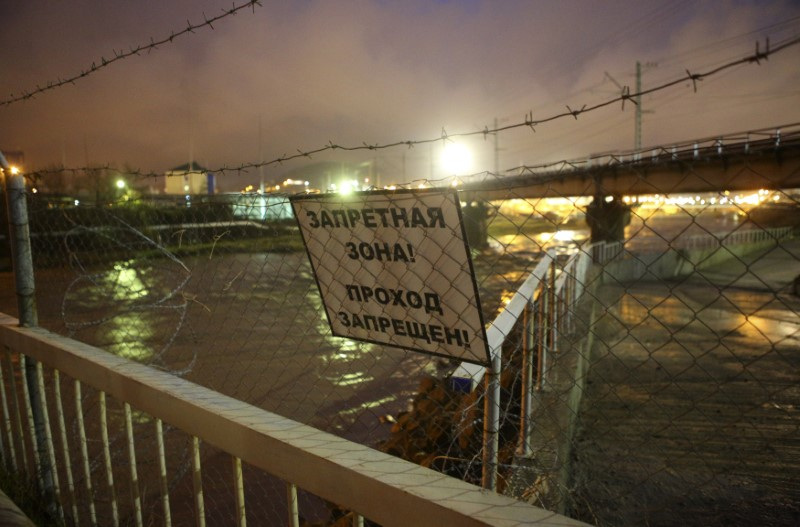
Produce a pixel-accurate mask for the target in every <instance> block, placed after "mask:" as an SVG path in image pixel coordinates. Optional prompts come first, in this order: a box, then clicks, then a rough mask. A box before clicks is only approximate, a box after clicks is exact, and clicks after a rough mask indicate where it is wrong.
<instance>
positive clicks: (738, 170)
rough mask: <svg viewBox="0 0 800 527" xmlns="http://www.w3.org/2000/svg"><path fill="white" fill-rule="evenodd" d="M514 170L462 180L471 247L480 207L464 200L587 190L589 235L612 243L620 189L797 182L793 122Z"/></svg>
mask: <svg viewBox="0 0 800 527" xmlns="http://www.w3.org/2000/svg"><path fill="white" fill-rule="evenodd" d="M517 170H518V171H519V172H520V173H519V174H517V175H513V176H507V177H499V178H493V179H491V180H483V181H468V182H466V183H465V184H464V185H463V187H462V200H463V201H465V202H466V203H467V204H468V206H467V208H465V224H466V227H467V234H468V237H469V240H470V244H471V245H473V246H475V247H481V246H484V245H485V244H486V242H487V239H486V232H487V229H486V223H487V221H488V217H487V215H486V213H487V210H488V209H487V207H485V206H477V207H472V206H469V205H470V204H472V203H476V202H477V203H478V204H479V205H480V204H481V203H483V202H486V201H494V200H508V199H537V198H553V197H560V198H563V197H575V196H593V197H594V200H593V202H592V203H591V204H590V205H589V206H588V207H587V210H586V220H587V223H588V224H589V227H590V229H591V233H592V236H591V238H592V241H593V242H600V241H606V242H616V241H621V240H622V237H623V233H624V229H625V226H626V225H627V224H628V223H629V222H630V208H629V207H628V206H627V205H625V204H624V203H622V201H621V200H620V199H619V198H620V197H622V196H623V195H627V196H631V195H641V194H683V193H693V194H694V193H698V192H722V191H726V190H727V191H743V190H757V189H771V190H777V189H787V188H798V187H800V123H795V124H791V125H786V126H782V127H776V128H771V129H762V130H754V131H749V132H741V133H734V134H727V135H723V136H716V137H707V138H703V139H695V140H691V141H684V142H681V143H675V144H671V145H664V146H657V147H653V148H649V149H645V150H640V151H630V152H624V153H619V152H615V153H605V154H598V155H595V156H591V157H589V158H587V159H584V160H578V161H562V162H559V163H555V164H548V165H541V166H534V167H522V168H520V169H517Z"/></svg>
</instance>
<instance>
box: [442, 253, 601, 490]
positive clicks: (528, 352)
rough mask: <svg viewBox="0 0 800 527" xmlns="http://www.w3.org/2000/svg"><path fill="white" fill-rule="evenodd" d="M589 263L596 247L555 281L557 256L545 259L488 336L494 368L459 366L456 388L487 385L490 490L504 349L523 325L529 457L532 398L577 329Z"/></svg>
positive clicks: (486, 480)
mask: <svg viewBox="0 0 800 527" xmlns="http://www.w3.org/2000/svg"><path fill="white" fill-rule="evenodd" d="M591 258H592V246H589V247H588V248H587V249H583V248H581V249H579V250H578V251H577V252H575V253H574V254H573V255H572V256H571V257H570V259H569V260H568V261H567V263H566V264H565V265H564V266H563V268H561V270H560V274H559V275H558V278H556V274H557V271H558V263H557V261H556V255H555V251H553V250H550V251H548V252H547V253H545V254H544V255H543V257H542V259H541V260H540V261H539V263H538V264H537V265H536V267H535V268H534V269H533V271H532V272H531V273H530V275H528V278H527V279H526V280H525V281H524V282H523V283H522V285H521V286H520V287H519V289H518V290H517V291H516V292H515V293H514V295H513V296H512V297H511V300H510V301H509V302H508V303H507V304H506V305H505V306H504V308H503V310H502V311H501V312H500V314H499V315H498V316H497V317H496V318H495V319H494V321H493V322H492V323H491V324H490V325H489V327H488V328H487V330H486V337H487V341H488V343H489V351H490V354H491V358H492V363H491V365H490V367H488V368H485V367H483V366H479V365H475V364H470V363H461V364H460V365H459V366H458V368H456V370H455V371H454V372H453V374H452V376H451V379H452V383H453V385H454V387H458V388H461V387H464V388H466V389H468V390H470V391H471V390H474V389H475V388H476V387H477V386H478V384H479V383H480V382H481V381H482V380H483V378H484V375H486V376H487V379H488V380H487V389H486V398H485V410H484V413H485V416H486V417H485V419H484V432H483V443H484V445H483V485H484V487H486V488H490V489H494V488H495V485H496V480H497V453H498V451H499V439H498V437H499V435H498V430H499V429H500V417H501V416H500V373H501V369H502V349H503V344H504V343H505V341H506V339H507V338H508V337H509V336H510V335H511V334H512V332H513V328H514V326H515V325H516V324H517V323H518V321H519V320H520V319H523V326H524V327H523V329H522V335H523V342H522V345H523V366H522V376H523V379H522V394H521V398H522V423H521V425H522V426H521V432H520V445H521V446H520V448H521V450H522V453H524V454H527V453H529V451H530V431H531V427H532V417H531V416H532V397H533V393H534V392H535V391H541V390H543V389H545V388H546V384H547V372H548V370H549V363H550V356H551V355H552V354H553V353H555V352H556V348H557V346H558V336H559V334H560V332H564V331H569V330H571V328H572V327H573V324H574V311H575V309H576V306H577V304H578V301H579V300H580V298H581V297H582V295H583V292H584V286H585V283H586V279H587V276H588V271H589V269H590V263H591ZM534 355H535V358H534ZM534 362H535V363H536V368H535V369H534ZM534 371H535V375H534Z"/></svg>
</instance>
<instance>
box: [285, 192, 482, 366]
mask: <svg viewBox="0 0 800 527" xmlns="http://www.w3.org/2000/svg"><path fill="white" fill-rule="evenodd" d="M291 203H292V208H293V210H294V214H295V217H296V218H297V222H298V224H299V226H300V232H301V233H302V235H303V240H304V241H305V245H306V250H307V251H308V257H309V259H310V260H311V266H312V267H313V269H314V274H315V277H316V280H317V284H318V285H319V290H320V294H321V295H322V300H323V303H324V305H325V311H326V314H327V316H328V321H329V322H330V326H331V331H332V332H333V334H334V335H336V336H339V337H347V338H352V339H356V340H363V341H368V342H375V343H379V344H386V345H389V346H397V347H400V348H406V349H411V350H416V351H422V352H425V353H431V354H435V355H442V356H446V357H453V358H457V359H460V360H464V361H468V362H473V363H476V364H484V365H485V364H487V363H488V362H489V358H488V357H489V356H488V349H487V345H486V331H485V329H484V325H483V317H482V315H481V310H480V300H479V298H478V288H477V284H476V282H475V274H474V271H473V268H472V260H471V259H470V254H469V248H468V247H467V244H466V242H465V235H464V229H463V225H462V220H461V207H460V204H459V201H458V194H457V193H456V191H455V190H436V189H434V190H400V191H377V192H359V193H354V194H349V195H340V194H308V195H301V196H296V197H293V198H291Z"/></svg>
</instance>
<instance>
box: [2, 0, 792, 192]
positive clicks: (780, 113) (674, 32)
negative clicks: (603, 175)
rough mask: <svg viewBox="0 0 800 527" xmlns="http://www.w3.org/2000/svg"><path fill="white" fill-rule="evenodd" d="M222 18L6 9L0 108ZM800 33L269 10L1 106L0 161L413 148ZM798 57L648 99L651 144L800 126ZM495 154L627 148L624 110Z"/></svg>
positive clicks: (554, 15)
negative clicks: (17, 154) (407, 144)
mask: <svg viewBox="0 0 800 527" xmlns="http://www.w3.org/2000/svg"><path fill="white" fill-rule="evenodd" d="M230 6H231V3H230V2H214V1H210V0H204V1H189V0H181V1H175V2H169V3H164V2H161V1H155V0H152V1H143V2H124V1H106V2H100V1H89V0H81V1H74V2H69V3H67V2H57V3H56V2H46V1H38V0H34V1H29V2H16V3H13V5H11V3H3V4H2V7H0V15H2V17H3V20H4V21H6V22H7V23H6V24H5V27H6V28H8V30H7V31H4V32H3V33H2V36H0V46H2V49H3V52H2V53H3V59H4V60H3V62H2V63H3V65H4V72H3V73H4V74H3V75H2V78H1V79H0V94H2V96H3V97H5V96H6V95H8V94H10V93H12V92H14V93H19V92H20V91H22V90H26V89H31V88H33V87H34V86H36V85H37V84H40V85H41V84H44V83H46V82H47V81H49V80H55V79H56V78H58V77H67V76H70V75H72V74H75V73H77V72H78V71H80V70H81V69H85V68H87V67H88V66H89V65H90V64H91V63H92V62H93V61H97V62H99V58H100V56H106V57H110V56H112V55H113V51H112V50H115V49H116V50H122V49H128V48H129V47H130V46H132V45H136V44H144V43H147V42H149V41H150V38H151V37H153V38H161V37H164V36H166V35H169V33H170V32H171V31H179V30H181V29H182V28H183V27H185V26H186V23H187V19H188V20H190V21H192V22H195V23H197V22H200V21H202V19H203V13H205V15H206V16H214V15H216V14H219V13H220V12H221V10H222V9H228V8H230ZM759 28H766V29H759ZM799 33H800V7H798V5H797V4H796V3H793V2H780V1H769V2H755V1H753V2H743V1H729V2H713V3H712V2H691V1H685V0H684V1H673V2H661V1H655V0H653V1H645V2H641V1H610V2H602V3H601V2H592V3H587V2H582V1H560V2H527V1H504V2H489V1H486V2H478V1H470V2H455V1H452V2H427V1H424V0H418V1H408V2H380V1H366V0H362V1H352V2H337V1H308V2H278V1H275V2H271V1H266V2H264V6H263V7H262V8H257V9H256V10H255V13H253V12H251V11H242V12H241V13H239V14H238V15H236V16H234V17H229V18H227V19H225V20H221V21H219V22H218V23H216V24H215V29H214V30H213V31H212V30H210V29H204V30H198V31H197V32H196V33H195V34H193V35H188V36H184V37H181V38H179V39H176V40H175V41H174V43H172V44H168V45H164V46H161V47H160V48H159V49H158V50H155V51H153V52H152V53H149V54H143V55H142V56H140V57H133V58H131V59H127V60H124V61H122V62H120V63H119V64H115V65H112V66H110V67H108V68H105V69H103V70H101V71H98V72H97V73H96V74H94V75H92V76H90V77H88V78H86V79H84V80H81V81H79V82H77V83H76V84H75V85H74V86H66V87H64V88H60V89H58V90H53V91H50V92H47V93H43V94H41V95H39V96H37V97H36V98H34V99H32V100H29V101H26V102H22V103H16V104H14V105H11V106H8V107H5V108H0V116H2V122H3V123H4V126H3V127H2V130H0V145H2V146H3V147H5V148H22V149H24V150H25V151H26V155H27V159H28V160H29V162H30V163H31V164H32V165H34V166H37V167H41V166H45V165H48V164H54V163H60V162H62V161H64V162H66V164H67V165H68V166H82V165H84V164H85V163H86V162H90V163H118V164H122V163H125V162H127V163H129V164H131V165H134V166H137V167H141V168H142V169H145V170H155V171H161V170H164V169H166V168H169V167H171V166H175V165H178V164H181V163H184V162H186V160H187V158H188V157H189V156H190V155H191V156H194V157H195V159H197V160H198V161H199V162H201V163H203V164H204V165H206V166H210V167H214V166H221V165H233V166H235V165H237V164H241V163H246V162H252V161H257V160H258V159H259V157H260V155H263V156H264V157H265V158H266V159H271V158H274V157H277V156H280V155H282V154H284V153H292V152H295V151H296V150H297V149H311V148H316V147H319V146H321V145H323V144H325V143H327V142H328V141H334V142H338V143H342V144H348V143H349V144H361V143H362V142H368V143H383V142H389V141H396V140H405V139H423V138H429V137H436V136H438V135H439V134H440V133H441V130H442V128H444V129H446V130H447V131H448V132H451V133H452V132H458V131H465V130H473V129H480V128H483V126H485V125H490V126H491V125H492V123H493V120H494V119H495V118H498V119H500V122H501V123H503V122H513V121H519V120H522V119H523V118H524V116H525V114H526V113H527V112H528V111H533V113H534V116H535V117H543V116H547V115H550V114H553V113H557V112H560V111H562V110H563V109H565V106H566V105H567V104H569V105H570V106H571V107H580V106H581V105H582V104H592V103H595V102H598V101H601V100H604V99H606V98H609V97H613V96H614V95H615V94H616V93H617V92H618V88H617V87H616V86H615V85H614V83H613V82H612V81H611V80H610V79H609V76H610V77H612V78H613V79H614V80H615V81H616V82H618V83H620V84H624V85H629V86H632V87H633V86H634V84H635V76H634V66H635V63H636V61H637V60H638V61H641V62H642V63H643V64H647V66H646V68H645V70H644V74H643V83H644V85H645V87H648V86H654V85H656V84H658V83H661V82H666V81H667V80H670V79H673V78H676V77H677V76H679V75H681V74H685V70H686V69H687V68H688V69H691V70H692V71H699V70H702V69H703V68H710V67H714V66H715V65H718V64H721V63H723V62H724V61H727V60H731V59H734V58H738V57H741V56H744V55H745V54H747V53H749V52H752V51H753V50H754V49H755V42H756V40H758V39H761V41H762V43H763V41H764V38H765V37H767V36H769V37H771V39H772V42H773V43H774V42H777V41H779V40H781V39H787V38H790V37H796V36H797V35H798V34H799ZM798 59H800V52H798V50H796V49H792V50H788V51H786V52H784V53H782V54H780V55H777V56H775V57H774V58H772V59H770V60H769V61H768V62H767V63H765V64H762V65H761V66H743V67H741V68H739V69H737V70H735V71H732V72H729V73H725V74H723V75H720V76H719V77H715V78H712V79H708V80H706V81H704V82H703V83H701V86H700V90H699V91H698V93H697V94H695V93H694V92H693V90H692V89H691V87H690V86H684V87H678V88H675V89H672V90H669V91H666V92H662V93H659V94H656V95H653V96H647V97H645V100H644V105H645V108H646V109H648V111H652V112H654V113H648V114H646V117H645V125H644V132H645V135H644V142H645V144H657V143H661V142H667V141H676V140H680V139H687V138H692V137H697V136H704V135H710V134H718V133H725V132H730V131H738V130H745V129H749V128H756V127H765V126H772V125H777V124H780V123H786V122H789V121H800V104H798V103H800V93H798V90H797V88H796V87H797V86H798V85H799V83H798V81H800V78H799V77H800V70H799V69H798V68H797V67H796V66H797V64H798V63H800V61H799V60H798ZM656 64H657V65H656ZM606 73H608V74H609V76H607V75H606ZM259 123H260V127H261V130H262V133H261V135H260V137H261V142H262V145H261V147H259V132H258V130H259ZM471 143H472V146H473V149H474V150H475V152H476V157H477V161H478V164H477V165H476V167H475V168H476V170H484V169H493V168H494V166H493V163H494V161H493V148H494V143H493V141H485V142H484V141H483V140H476V141H472V142H471ZM500 144H501V147H502V150H501V164H502V167H501V168H503V167H511V166H515V165H518V164H520V163H537V162H541V161H545V160H551V159H559V158H570V157H577V156H584V155H588V154H590V153H592V152H597V151H604V150H613V149H628V148H630V147H631V146H632V144H633V113H632V108H630V105H629V106H628V107H626V110H625V112H622V111H621V109H620V108H619V107H614V108H609V109H607V110H601V111H598V112H593V113H592V114H590V115H587V116H584V117H582V118H581V119H579V120H578V121H574V120H563V121H558V122H555V123H553V124H550V125H543V126H541V127H539V128H538V129H537V132H536V133H535V134H534V133H532V132H530V131H521V132H511V133H507V134H503V135H501V137H500ZM436 148H438V145H437V147H435V148H428V147H424V146H423V147H418V148H415V149H413V150H410V151H402V150H395V151H391V152H388V153H385V154H381V155H380V158H381V160H382V163H384V166H385V167H386V170H387V171H388V170H393V171H395V172H398V171H399V170H400V168H399V167H401V166H406V175H407V177H412V176H419V177H428V176H429V175H430V174H431V173H433V174H434V175H439V172H438V171H437V169H434V170H433V171H432V170H431V160H430V157H431V155H433V156H435V155H436ZM260 152H261V153H260ZM375 156H376V154H374V153H364V154H360V155H351V156H345V155H343V154H340V155H338V156H336V155H333V156H320V157H321V158H322V159H334V160H335V159H342V160H364V159H372V158H373V157H375ZM403 157H405V159H402V158H403ZM322 159H320V160H322ZM295 166H297V164H292V165H291V166H289V167H283V168H280V169H274V170H271V172H275V171H278V170H283V169H284V168H285V169H288V168H294V167H295ZM398 177H399V176H398ZM235 185H236V186H238V182H236V183H235Z"/></svg>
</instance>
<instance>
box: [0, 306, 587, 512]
mask: <svg viewBox="0 0 800 527" xmlns="http://www.w3.org/2000/svg"><path fill="white" fill-rule="evenodd" d="M0 346H2V347H3V349H5V350H7V354H6V360H5V361H4V363H3V368H2V369H0V402H1V404H0V411H2V419H0V427H1V429H0V432H2V434H0V438H2V441H0V446H1V447H2V456H3V461H4V462H5V464H6V466H7V467H8V468H9V469H10V470H13V471H16V472H18V473H21V474H27V475H29V476H34V475H35V476H36V477H37V478H38V480H39V484H40V488H42V487H44V486H45V483H44V482H43V481H42V479H43V477H44V476H45V475H46V474H48V473H49V474H50V475H52V484H53V486H52V488H53V498H54V500H55V503H56V504H57V506H58V513H59V515H60V516H61V517H62V518H65V519H67V521H68V522H70V524H74V525H80V524H84V525H86V524H89V525H97V524H108V523H111V524H113V525H120V524H135V525H145V524H147V525H150V524H152V523H161V524H163V525H172V524H173V521H174V520H173V519H172V518H173V516H172V514H171V508H174V500H173V498H172V496H171V495H170V489H169V484H168V481H169V479H168V470H167V467H168V466H171V457H172V456H174V453H172V455H170V452H169V451H168V450H165V443H167V441H165V433H164V428H165V427H166V425H169V426H172V427H176V428H177V429H179V430H181V431H182V432H184V433H185V434H186V435H187V437H188V438H189V444H190V448H191V459H192V467H191V472H192V481H193V486H194V520H195V523H196V525H205V524H206V521H207V520H206V513H207V510H208V506H207V505H206V503H209V501H210V500H209V501H207V499H206V497H205V496H206V492H207V491H206V489H204V487H203V477H202V466H201V462H200V460H201V450H202V449H203V448H212V447H213V448H215V449H219V450H221V451H222V452H225V453H227V454H228V455H229V456H230V459H231V463H230V465H228V466H229V467H232V468H231V471H230V480H229V482H227V483H225V482H221V481H215V482H214V485H213V487H214V491H216V492H217V494H216V495H215V496H214V498H213V503H214V505H215V507H217V508H219V507H221V505H220V503H219V502H220V500H222V499H223V497H224V496H226V495H227V496H229V497H231V498H232V499H233V500H234V501H235V503H233V504H231V507H229V510H232V511H233V513H234V515H235V520H236V524H237V525H239V526H243V525H245V524H246V519H247V510H248V509H246V506H245V478H244V477H243V475H242V474H243V471H242V465H243V464H246V465H250V466H252V467H255V468H257V469H259V470H261V471H264V472H266V473H268V474H272V475H274V476H277V477H279V478H281V479H283V480H284V481H287V482H288V483H287V493H288V496H289V499H288V505H287V510H286V518H287V521H288V524H289V525H294V526H297V525H299V523H300V520H299V512H298V507H297V498H296V496H297V489H298V488H303V489H305V490H306V491H308V492H311V493H313V494H315V495H317V496H320V497H322V498H324V499H326V500H329V501H331V502H334V503H337V504H339V505H340V506H341V507H345V508H347V509H349V510H351V511H357V513H353V518H354V519H353V524H354V525H361V524H362V521H363V520H362V515H363V517H366V518H370V519H372V520H374V521H376V522H378V523H380V524H382V525H387V526H389V525H403V526H406V525H420V526H421V525H431V526H440V525H465V526H469V525H556V524H557V525H580V522H576V521H574V520H570V519H569V518H566V517H563V516H558V515H556V514H554V513H551V512H548V511H545V510H543V509H539V508H536V507H533V506H530V505H527V504H524V503H521V502H517V501H515V500H513V499H511V498H507V497H504V496H500V495H497V494H495V493H492V492H486V491H484V490H482V489H480V488H479V487H476V486H474V485H471V484H468V483H465V482H463V481H461V480H457V479H455V478H452V477H449V476H446V475H443V474H441V473H438V472H435V471H433V470H430V469H426V468H423V467H420V466H419V465H416V464H413V463H410V462H407V461H404V460H402V459H399V458H395V457H392V456H389V455H387V454H384V453H381V452H378V451H376V450H373V449H370V448H368V447H365V446H362V445H359V444H356V443H352V442H350V441H347V440H345V439H342V438H340V437H337V436H334V435H331V434H328V433H325V432H322V431H319V430H317V429H314V428H312V427H309V426H306V425H303V424H300V423H298V422H295V421H292V420H290V419H286V418H283V417H280V416H278V415H276V414H273V413H270V412H267V411H265V410H262V409H259V408H257V407H254V406H251V405H249V404H246V403H243V402H241V401H238V400H235V399H232V398H230V397H227V396H224V395H221V394H219V393H216V392H214V391H212V390H209V389H206V388H203V387H201V386H198V385H195V384H193V383H191V382H188V381H186V380H184V379H181V378H178V377H175V376H173V375H171V374H168V373H165V372H161V371H158V370H155V369H153V368H150V367H148V366H145V365H141V364H138V363H134V362H131V361H129V360H127V359H124V358H122V357H117V356H114V355H111V354H109V353H106V352H104V351H102V350H100V349H98V348H94V347H91V346H88V345H85V344H82V343H79V342H76V341H73V340H71V339H68V338H65V337H61V336H58V335H55V334H52V333H50V332H49V331H46V330H43V329H40V328H22V327H18V325H17V320H16V319H13V318H11V317H9V316H7V315H0ZM30 361H36V380H37V384H38V389H39V394H40V397H41V402H42V405H41V408H42V410H43V411H42V423H43V429H42V430H41V432H43V438H44V441H42V442H39V441H37V437H38V435H39V431H37V429H36V428H37V425H36V423H35V419H34V416H33V413H34V411H35V409H34V407H33V406H32V405H31V401H30V399H29V395H30V393H31V391H30V390H29V389H28V383H27V382H25V379H26V376H25V370H26V367H27V363H29V362H30ZM63 377H70V378H72V380H73V381H72V387H71V391H72V392H73V395H74V397H72V398H71V402H70V401H69V400H67V399H68V398H67V399H65V398H64V396H63V394H62V392H63V391H68V390H70V388H69V387H67V388H66V389H65V388H62V382H63V381H62V378H63ZM87 387H91V388H89V390H91V389H92V388H93V389H96V390H97V393H96V401H97V404H98V406H97V409H98V414H99V415H96V416H95V417H94V418H93V417H92V416H91V415H88V414H87V412H86V411H85V407H86V406H87V404H88V403H87V397H88V396H87V395H84V394H85V393H86V391H87ZM112 399H113V400H115V401H117V402H119V403H120V404H121V406H122V412H117V413H116V414H115V413H113V412H111V411H110V408H111V405H112ZM51 415H55V417H54V418H53V417H51ZM134 415H135V421H134V419H133V417H132V416H134ZM110 422H111V423H114V424H116V425H122V426H123V427H124V432H125V433H124V437H125V442H126V444H127V460H124V461H119V460H118V461H117V462H116V463H112V460H111V455H110V442H109V434H108V431H109V428H110V426H109V423H110ZM68 425H69V426H68ZM145 428H149V429H150V430H151V432H150V433H149V434H147V435H148V436H149V439H150V441H149V442H151V444H144V443H143V439H140V438H142V437H146V436H145V435H143V434H142V433H141V432H142V431H143V429H145ZM143 452H156V453H157V454H156V458H157V467H158V470H157V471H153V470H148V471H147V474H148V475H145V472H144V471H143V470H142V467H141V466H140V463H139V462H137V460H138V459H139V458H140V457H141V456H142V455H143ZM99 459H101V460H102V463H98V460H99ZM145 468H147V469H151V468H152V467H145ZM250 472H251V471H249V470H248V473H250ZM156 474H157V475H156ZM223 488H226V489H227V490H226V491H225V492H219V491H220V490H221V489H223ZM145 489H150V490H151V491H152V490H153V489H159V490H158V493H159V494H160V497H159V498H158V499H157V500H156V501H160V508H161V510H160V511H154V510H152V507H151V509H146V508H145V507H143V501H144V499H145V498H149V503H151V504H152V503H154V498H153V497H152V496H149V497H148V496H146V495H145V494H144V490H145ZM103 519H105V521H101V520H103ZM107 522H108V523H107ZM176 524H178V522H176Z"/></svg>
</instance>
